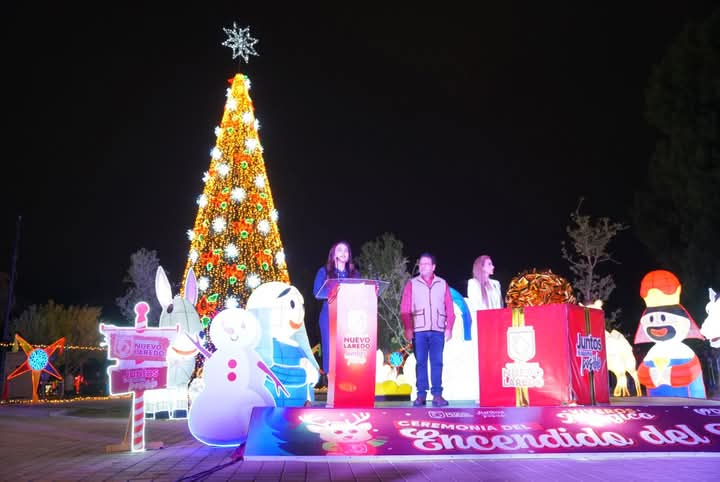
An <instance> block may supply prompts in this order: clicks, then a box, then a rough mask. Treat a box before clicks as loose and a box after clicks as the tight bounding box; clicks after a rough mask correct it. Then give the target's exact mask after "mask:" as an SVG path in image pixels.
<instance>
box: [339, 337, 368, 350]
mask: <svg viewBox="0 0 720 482" xmlns="http://www.w3.org/2000/svg"><path fill="white" fill-rule="evenodd" d="M343 348H345V349H348V348H351V349H355V350H369V349H370V337H369V336H346V337H344V338H343Z"/></svg>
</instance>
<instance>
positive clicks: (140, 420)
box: [132, 302, 150, 452]
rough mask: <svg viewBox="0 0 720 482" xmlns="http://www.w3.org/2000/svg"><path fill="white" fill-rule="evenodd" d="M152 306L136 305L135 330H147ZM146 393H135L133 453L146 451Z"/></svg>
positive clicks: (145, 304)
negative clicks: (148, 314)
mask: <svg viewBox="0 0 720 482" xmlns="http://www.w3.org/2000/svg"><path fill="white" fill-rule="evenodd" d="M148 311H150V306H149V305H148V304H147V303H145V302H140V303H138V304H136V305H135V330H136V331H137V332H138V333H142V332H144V331H145V328H147V313H148ZM144 396H145V391H144V390H136V391H133V426H132V451H133V452H140V451H142V450H145V397H144Z"/></svg>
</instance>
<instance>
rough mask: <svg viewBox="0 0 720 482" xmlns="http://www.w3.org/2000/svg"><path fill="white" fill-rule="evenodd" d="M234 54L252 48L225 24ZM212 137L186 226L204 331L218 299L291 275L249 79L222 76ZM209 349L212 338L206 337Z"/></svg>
mask: <svg viewBox="0 0 720 482" xmlns="http://www.w3.org/2000/svg"><path fill="white" fill-rule="evenodd" d="M224 30H225V32H226V33H227V34H228V40H226V41H225V42H224V43H223V45H226V46H229V47H231V48H232V49H233V58H235V57H237V56H242V57H243V58H244V59H245V61H246V62H247V58H248V55H257V54H256V53H255V50H254V49H253V45H254V44H255V42H257V41H256V40H255V39H253V38H251V37H250V36H249V33H248V29H247V28H245V29H238V28H237V26H236V25H235V24H233V29H224ZM229 82H230V83H231V87H230V88H229V89H228V91H227V101H226V103H225V111H224V112H223V116H222V122H221V123H220V125H219V126H218V127H216V128H215V135H216V137H217V142H216V144H215V147H214V148H213V149H212V151H211V153H210V157H211V159H210V168H209V169H208V171H207V172H205V174H204V177H203V180H204V182H205V187H204V189H203V193H202V194H201V195H200V196H199V197H198V199H197V203H198V213H197V217H196V218H195V226H194V227H193V229H192V230H189V231H188V237H189V238H190V254H189V256H188V261H187V266H186V267H185V274H184V276H185V277H186V276H187V273H188V270H189V269H190V268H193V270H194V272H195V275H196V276H197V279H198V290H199V297H198V302H197V305H196V307H197V311H198V313H199V315H200V319H201V320H202V322H203V326H204V327H205V330H206V334H207V333H208V329H209V326H210V324H211V322H212V318H213V316H214V315H215V314H216V313H217V312H218V311H219V310H222V309H223V308H225V307H237V306H239V307H244V306H245V303H246V302H247V299H248V297H249V296H250V293H251V292H252V290H253V289H254V288H256V287H257V286H259V285H260V284H262V283H265V282H268V281H283V282H288V283H289V282H290V278H289V276H288V271H287V266H286V264H285V253H284V251H283V245H282V242H281V240H280V233H279V230H278V225H277V220H278V212H277V210H276V209H275V205H274V203H273V198H272V194H271V192H270V182H269V181H268V178H267V173H266V171H265V161H264V159H263V148H262V145H261V144H260V137H259V135H258V128H259V125H258V121H257V118H256V117H255V109H254V107H253V104H252V100H251V99H250V94H249V90H250V80H249V79H248V78H247V77H246V76H245V75H243V74H237V75H235V77H234V78H233V79H230V81H229ZM209 347H210V348H211V349H213V348H214V347H212V345H209Z"/></svg>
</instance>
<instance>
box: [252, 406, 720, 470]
mask: <svg viewBox="0 0 720 482" xmlns="http://www.w3.org/2000/svg"><path fill="white" fill-rule="evenodd" d="M629 453H633V454H635V455H637V454H640V453H648V454H650V453H652V454H653V455H655V456H657V455H658V454H680V453H686V454H687V453H693V454H694V455H703V456H709V457H720V401H718V400H706V399H690V398H678V397H626V398H612V399H611V400H610V403H608V404H602V405H594V406H552V407H548V406H539V407H480V406H478V404H477V403H475V402H472V401H453V402H451V404H450V406H448V407H442V408H436V407H432V406H431V405H430V404H428V406H426V407H425V408H416V407H413V406H412V404H411V402H410V401H377V402H376V403H375V406H374V407H373V408H355V409H353V408H324V404H323V403H321V402H318V403H316V404H315V405H313V406H312V407H294V408H269V407H265V408H256V409H254V410H253V414H252V419H251V422H250V429H249V432H248V440H247V443H246V445H245V447H244V450H243V457H244V458H245V459H246V460H273V459H283V458H287V457H291V458H293V459H295V460H305V461H317V460H326V461H332V460H333V459H334V460H344V459H348V458H350V459H354V458H363V457H381V458H383V457H385V458H387V457H389V458H393V459H395V458H400V459H425V458H428V457H432V458H435V457H441V458H476V457H482V456H492V457H493V458H504V457H528V456H532V457H537V456H545V457H558V456H568V455H582V456H605V457H607V456H609V455H613V454H616V455H617V454H629Z"/></svg>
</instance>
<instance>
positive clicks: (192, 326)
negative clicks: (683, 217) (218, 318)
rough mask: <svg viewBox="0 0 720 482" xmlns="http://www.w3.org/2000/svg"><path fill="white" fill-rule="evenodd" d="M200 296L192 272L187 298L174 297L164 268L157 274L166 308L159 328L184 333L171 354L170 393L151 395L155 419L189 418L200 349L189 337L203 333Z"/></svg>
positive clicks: (159, 296) (187, 282) (158, 291)
mask: <svg viewBox="0 0 720 482" xmlns="http://www.w3.org/2000/svg"><path fill="white" fill-rule="evenodd" d="M197 294H198V291H197V280H196V279H195V273H194V272H193V270H192V269H190V270H189V271H188V274H187V277H186V279H185V295H184V296H180V295H179V294H178V295H176V296H175V297H173V295H172V288H171V287H170V282H169V281H168V278H167V275H166V274H165V271H164V270H163V269H162V266H158V269H157V272H156V273H155V295H156V296H157V299H158V301H159V302H160V306H162V313H160V323H159V325H160V327H172V326H175V325H179V326H180V331H179V333H178V336H176V337H175V339H174V340H173V342H172V345H171V346H170V348H169V349H168V352H167V362H168V375H167V389H165V390H153V391H152V393H150V397H149V400H150V405H151V408H152V407H153V406H154V408H155V409H154V412H155V418H167V417H172V418H187V413H188V383H189V382H190V378H191V377H192V374H193V371H194V370H195V356H196V355H197V354H198V349H197V348H196V347H195V345H194V344H193V343H192V341H191V340H190V339H189V338H188V337H187V336H186V335H185V333H188V334H190V335H192V336H195V335H198V334H199V333H200V332H201V331H202V324H201V323H200V317H199V316H198V313H197V311H196V310H195V303H196V302H197ZM146 396H147V393H146ZM146 403H147V402H146Z"/></svg>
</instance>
